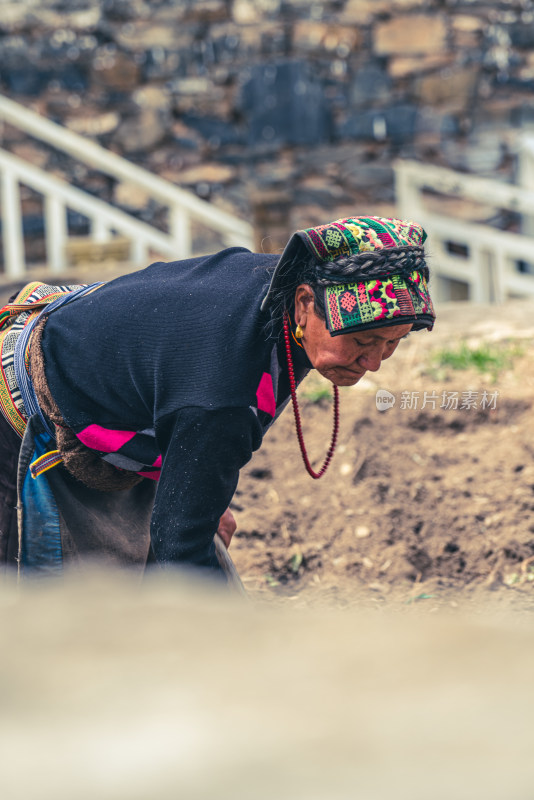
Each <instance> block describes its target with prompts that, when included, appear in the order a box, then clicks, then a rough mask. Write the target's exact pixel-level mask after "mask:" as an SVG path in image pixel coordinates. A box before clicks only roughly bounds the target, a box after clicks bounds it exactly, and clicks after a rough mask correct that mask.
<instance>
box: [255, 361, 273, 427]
mask: <svg viewBox="0 0 534 800" xmlns="http://www.w3.org/2000/svg"><path fill="white" fill-rule="evenodd" d="M256 400H257V403H258V409H259V410H260V411H266V412H267V414H270V415H271V417H274V416H275V415H276V400H275V399H274V389H273V379H272V377H271V375H270V374H269V373H268V372H264V373H263V375H262V376H261V381H260V384H259V386H258V389H257V391H256Z"/></svg>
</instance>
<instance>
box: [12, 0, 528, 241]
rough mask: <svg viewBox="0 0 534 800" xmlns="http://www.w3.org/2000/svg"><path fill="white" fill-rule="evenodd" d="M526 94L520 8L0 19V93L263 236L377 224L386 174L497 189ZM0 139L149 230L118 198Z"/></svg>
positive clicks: (252, 3)
mask: <svg viewBox="0 0 534 800" xmlns="http://www.w3.org/2000/svg"><path fill="white" fill-rule="evenodd" d="M533 87H534V2H533V0H500V2H489V0H488V1H487V2H485V1H484V0H325V1H324V2H312V0H286V1H284V0H152V1H151V2H148V0H146V2H145V0H26V2H23V1H22V0H17V1H16V2H7V3H6V2H4V3H3V4H2V13H1V16H0V89H1V91H2V92H3V93H5V94H6V95H7V96H9V97H12V98H13V99H15V100H18V101H19V102H22V103H24V104H26V105H27V106H29V107H32V108H35V109H36V110H38V111H39V112H40V113H43V114H46V115H47V116H49V117H50V118H51V119H53V120H56V121H58V122H60V123H62V124H63V125H66V126H67V127H69V128H71V129H72V130H74V131H77V132H79V133H82V134H84V135H86V136H89V137H92V138H94V139H95V140H97V141H98V142H100V143H102V144H103V145H105V146H106V147H109V148H111V149H112V150H114V151H116V152H118V153H121V154H123V155H125V156H126V157H128V158H130V159H131V160H132V161H135V162H136V163H139V164H141V165H142V166H145V167H147V168H148V169H150V170H152V171H154V172H155V173H158V174H160V175H162V176H163V177H165V178H168V179H169V180H171V181H173V182H175V183H176V184H178V185H180V186H184V187H187V188H190V189H191V190H193V191H195V192H196V193H197V194H198V195H199V196H201V197H203V198H207V199H210V200H212V201H213V202H215V203H217V204H218V205H220V206H221V207H224V208H226V209H229V210H231V211H235V212H236V213H238V214H239V215H241V216H243V217H245V218H248V219H252V217H253V210H252V209H253V207H255V208H257V209H259V212H260V213H259V216H258V217H257V219H258V224H259V226H260V228H261V227H265V228H266V229H267V228H268V227H269V224H271V223H272V224H273V225H274V226H275V228H276V227H280V228H284V227H287V226H289V227H291V226H293V225H297V226H298V225H301V224H309V223H313V222H320V221H325V219H326V218H332V217H335V216H337V215H342V214H344V213H346V212H348V211H371V212H375V213H381V212H389V211H391V210H392V207H393V206H392V204H393V201H394V186H393V173H392V161H393V160H394V158H396V157H398V156H401V157H402V156H404V157H410V158H416V159H420V160H423V161H430V162H433V163H438V164H442V165H445V166H450V167H453V168H455V169H461V170H468V171H473V172H477V173H479V174H489V175H496V174H498V175H501V176H503V177H506V178H509V177H512V175H513V170H514V164H515V159H514V145H515V140H516V137H517V132H518V130H520V129H521V128H522V127H524V126H527V125H532V124H533V122H534V97H533V92H532V90H533ZM2 138H3V144H4V146H7V147H10V148H12V149H13V150H15V151H17V152H19V153H20V154H21V155H23V156H24V157H26V158H29V159H30V160H33V161H36V162H37V163H39V164H41V165H43V166H46V167H47V168H48V169H49V170H51V171H53V172H56V173H58V174H61V175H64V176H66V177H67V178H68V179H69V180H71V181H72V182H74V183H78V184H81V185H83V186H85V187H86V188H89V189H90V190H92V191H94V192H95V193H97V194H100V195H101V196H105V197H114V198H115V200H116V201H117V202H118V203H119V204H120V205H122V206H124V207H126V208H129V209H133V210H135V211H136V213H139V214H140V215H141V216H145V217H146V218H151V217H154V216H156V217H157V215H158V209H157V208H156V207H154V206H153V205H152V204H151V203H150V202H149V200H148V199H147V198H146V197H144V196H142V195H141V194H139V193H135V192H132V191H131V188H129V187H124V186H121V185H114V184H113V183H111V182H110V181H108V180H107V179H104V178H103V177H102V176H100V175H98V174H96V173H93V172H91V171H89V170H87V169H85V168H84V167H80V166H79V165H78V166H77V167H75V166H74V165H72V164H70V163H69V162H68V160H67V159H65V158H64V157H62V156H60V155H59V154H57V153H51V152H48V151H46V150H45V149H44V148H41V147H40V146H37V145H36V144H35V143H29V142H27V141H23V140H22V139H21V138H20V136H19V135H18V134H17V133H16V132H14V131H12V130H9V129H8V128H7V127H4V129H3V137H2ZM280 208H284V213H283V214H282V215H281V214H280ZM275 246H278V245H275Z"/></svg>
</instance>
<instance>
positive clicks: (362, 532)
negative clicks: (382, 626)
mask: <svg viewBox="0 0 534 800" xmlns="http://www.w3.org/2000/svg"><path fill="white" fill-rule="evenodd" d="M533 339H534V302H531V301H515V302H511V303H510V304H507V305H505V306H501V307H492V308H490V309H488V308H482V307H474V306H471V305H469V306H468V305H465V304H461V303H458V304H449V305H447V306H444V307H443V308H441V309H438V323H437V325H436V327H435V330H434V331H433V332H432V333H430V334H429V333H427V332H421V333H417V334H412V335H411V336H410V337H409V338H408V339H407V340H406V341H404V342H402V343H401V345H400V348H399V350H398V351H397V353H396V354H395V355H394V356H393V358H392V359H391V360H390V361H389V362H385V363H384V365H383V367H382V369H381V370H380V372H379V373H375V374H370V375H369V377H367V376H366V378H365V379H364V380H363V381H362V382H360V384H359V385H358V386H356V387H352V388H346V389H343V390H342V391H341V431H340V438H339V445H338V448H337V451H336V454H335V456H334V460H333V462H332V465H331V467H330V470H329V471H328V472H327V474H326V475H325V476H324V477H323V478H321V479H320V480H318V481H314V480H312V479H311V478H310V477H308V475H307V474H306V472H305V470H304V466H303V464H302V461H301V457H300V453H299V450H298V443H297V439H296V435H295V433H294V423H293V415H292V411H291V408H290V407H289V408H288V409H286V411H285V412H284V414H283V415H282V417H281V419H280V420H279V421H278V422H277V424H276V425H275V426H274V427H273V429H272V430H271V431H270V432H269V434H268V436H267V437H266V440H265V443H264V446H263V447H262V449H261V450H260V451H259V452H258V453H257V454H256V455H255V457H254V459H253V461H252V462H251V463H250V464H249V465H248V466H247V468H246V470H245V471H244V472H243V474H242V478H241V481H240V484H239V487H238V491H237V494H236V497H235V500H234V513H235V515H236V518H237V521H238V532H237V534H236V535H235V537H234V542H233V544H232V548H231V553H232V556H233V558H234V561H235V563H236V565H237V567H238V569H239V572H240V574H241V576H242V578H243V581H244V583H245V586H246V587H247V589H248V590H249V591H250V592H251V593H252V594H253V595H254V596H270V597H272V598H273V599H274V598H280V599H282V598H283V599H284V602H287V601H288V600H291V601H292V602H293V603H297V604H299V603H305V604H308V603H310V602H323V601H328V602H334V603H335V604H336V605H340V606H343V605H347V604H353V603H358V604H363V605H368V604H371V605H377V604H388V605H391V604H393V605H398V604H401V603H410V602H415V601H426V602H425V603H424V604H425V605H428V606H429V607H431V606H436V605H438V606H440V605H443V604H445V605H450V604H453V605H455V604H456V603H459V602H460V601H462V602H464V601H466V600H470V599H471V598H473V597H475V596H476V597H480V593H481V592H482V593H483V595H484V596H485V597H486V596H487V597H488V599H491V600H493V601H495V600H497V601H499V602H500V601H501V600H504V601H508V600H512V601H513V602H514V603H515V602H518V603H520V604H521V605H527V606H530V604H531V602H532V600H533V598H534V513H533V512H534V459H533V457H534V437H533V435H532V416H531V407H532V401H533V398H534V369H533V367H534V354H533V351H532V341H533ZM462 341H463V342H464V343H465V344H466V345H467V348H468V352H469V353H472V354H475V356H476V353H477V352H479V351H481V350H483V351H487V352H489V353H490V355H491V356H493V355H495V354H497V355H498V356H499V357H501V358H502V362H503V363H502V364H501V365H500V366H495V367H494V366H493V365H492V364H491V363H489V362H488V363H482V365H481V368H480V369H478V368H476V367H475V366H474V364H473V363H471V364H470V366H468V368H467V369H458V368H457V367H447V366H443V365H442V366H439V364H438V363H437V361H436V356H435V353H436V351H443V350H447V351H452V352H453V353H454V352H455V351H456V350H457V349H458V347H459V346H460V345H461V343H462ZM488 348H489V350H488ZM475 356H473V358H472V359H471V361H472V362H474V360H475ZM442 360H443V359H442ZM325 389H328V384H326V382H325V383H324V384H322V383H320V382H319V381H318V379H317V377H315V376H314V377H313V378H312V377H311V376H310V377H308V379H307V380H306V381H305V382H303V384H302V386H301V388H300V389H299V397H300V401H301V407H302V416H303V420H304V422H303V425H304V434H305V440H306V443H307V446H308V450H309V452H310V455H311V457H312V459H313V460H314V461H315V465H316V468H317V464H319V463H320V462H321V460H322V458H323V457H324V453H325V452H326V449H327V445H328V442H329V438H330V431H331V424H332V415H331V400H330V399H329V397H328V398H326V399H325V398H321V395H324V394H325ZM378 389H386V390H388V391H390V392H391V393H392V394H393V395H394V396H395V405H394V407H393V408H390V409H389V410H387V411H378V410H377V404H376V392H377V390H378ZM425 391H426V392H427V397H426V403H425V404H424V407H423V401H424V392H425ZM403 392H404V393H405V394H403ZM444 392H446V393H447V394H446V395H445V402H447V401H448V402H449V403H451V402H452V401H453V400H454V394H451V393H454V392H457V393H458V395H457V397H458V408H456V409H454V408H445V407H442V406H443V397H444V395H443V393H444ZM469 392H471V394H467V393H469ZM484 392H485V393H486V394H484ZM416 393H419V395H417V394H416ZM495 393H497V394H495ZM329 395H331V392H329ZM416 399H417V407H416V408H415V407H413V408H409V407H408V406H409V405H413V406H415V404H416V403H415V401H416ZM473 402H474V406H476V407H474V406H473V407H469V405H470V403H473ZM462 404H463V405H464V408H462V407H461V406H462ZM486 593H487V595H486ZM533 606H534V604H533Z"/></svg>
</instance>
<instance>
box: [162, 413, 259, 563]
mask: <svg viewBox="0 0 534 800" xmlns="http://www.w3.org/2000/svg"><path fill="white" fill-rule="evenodd" d="M156 438H157V440H158V444H159V446H160V448H161V451H162V455H163V465H162V471H161V477H160V481H159V486H158V490H157V494H156V501H155V503H154V510H153V513H152V522H151V539H152V548H153V550H154V554H155V557H156V560H157V561H158V562H159V563H161V564H191V565H196V566H207V567H217V560H216V557H215V548H214V545H213V537H214V535H215V532H216V531H217V528H218V527H219V523H220V519H221V517H222V516H223V514H224V513H225V511H226V510H227V508H228V506H229V504H230V501H231V499H232V497H233V495H234V492H235V489H236V486H237V481H238V478H239V470H240V469H241V467H243V466H244V465H245V464H246V463H247V461H249V459H250V457H251V455H252V452H253V451H254V450H257V449H258V447H259V446H260V445H261V440H262V430H261V426H260V423H259V422H258V419H257V417H256V415H255V414H254V412H253V411H252V410H251V409H248V408H225V409H218V410H215V411H207V410H205V409H202V408H185V409H180V411H178V412H176V413H175V414H169V415H167V416H166V417H165V418H164V419H163V420H161V421H159V422H157V423H156Z"/></svg>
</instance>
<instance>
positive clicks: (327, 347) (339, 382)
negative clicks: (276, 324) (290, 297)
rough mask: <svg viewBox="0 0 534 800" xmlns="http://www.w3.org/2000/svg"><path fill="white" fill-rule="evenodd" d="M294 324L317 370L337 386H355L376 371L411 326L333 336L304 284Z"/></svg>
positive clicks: (298, 297) (299, 295)
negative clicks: (300, 330) (301, 333)
mask: <svg viewBox="0 0 534 800" xmlns="http://www.w3.org/2000/svg"><path fill="white" fill-rule="evenodd" d="M295 322H296V323H297V324H298V325H300V327H301V328H302V330H303V331H304V336H303V337H302V339H301V340H300V341H301V343H302V345H303V347H304V350H305V351H306V355H307V356H308V358H309V359H310V361H311V363H312V365H313V366H314V368H315V369H316V370H317V371H318V372H320V373H321V375H324V377H325V378H328V380H329V381H331V382H332V383H333V384H335V385H336V386H354V384H355V383H358V381H359V380H360V378H363V376H364V375H365V373H366V372H367V371H370V372H377V371H378V370H379V369H380V365H381V363H382V361H384V360H385V359H386V358H389V357H390V356H391V355H393V353H394V352H395V350H396V349H397V346H398V344H399V342H400V340H401V339H402V338H404V337H405V336H407V335H408V333H409V332H410V331H411V329H412V325H411V324H408V325H391V326H386V327H384V328H373V329H372V330H367V331H361V332H357V333H344V334H340V335H339V336H330V333H329V331H328V329H327V327H326V325H325V321H324V319H321V317H319V316H318V315H317V314H316V313H315V306H314V297H313V291H312V289H311V287H310V286H308V285H307V284H301V285H300V286H298V287H297V290H296V292H295Z"/></svg>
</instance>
